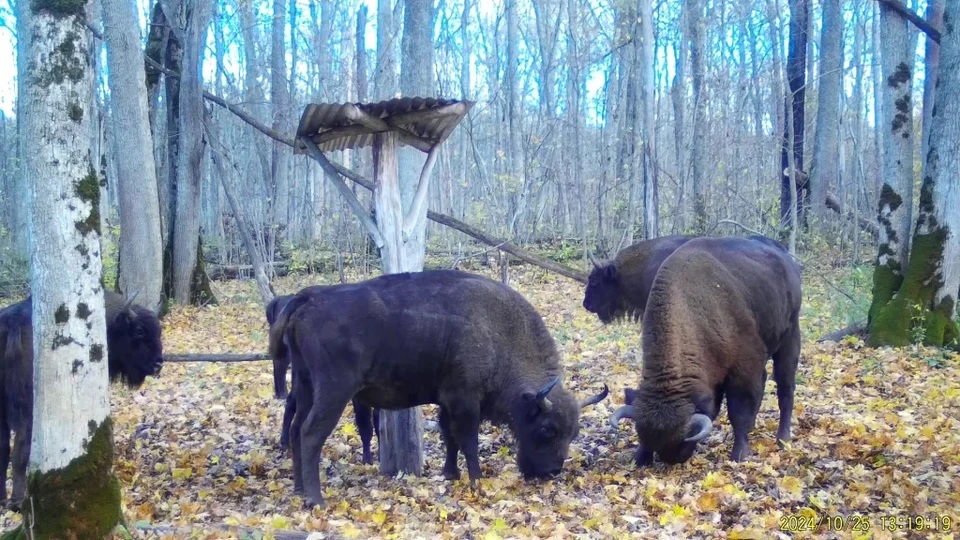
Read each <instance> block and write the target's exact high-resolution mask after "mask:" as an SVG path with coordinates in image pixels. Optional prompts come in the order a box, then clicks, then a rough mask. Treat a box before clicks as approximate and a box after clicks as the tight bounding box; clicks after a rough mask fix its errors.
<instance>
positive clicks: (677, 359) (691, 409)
mask: <svg viewBox="0 0 960 540" xmlns="http://www.w3.org/2000/svg"><path fill="white" fill-rule="evenodd" d="M800 297H801V291H800V269H799V267H798V266H797V264H796V263H795V262H794V261H793V259H792V258H791V257H790V255H789V254H788V253H787V252H786V249H785V248H784V247H783V246H782V245H780V244H779V243H777V242H775V241H773V240H770V239H767V238H762V237H756V238H753V237H751V238H698V239H695V240H691V241H689V242H688V243H686V244H685V245H684V246H683V247H681V248H679V249H677V250H676V251H675V252H674V253H673V254H672V255H670V257H668V258H667V260H666V261H664V263H663V265H662V266H661V267H660V271H659V272H658V273H657V276H656V279H655V280H654V283H653V288H652V289H651V291H650V297H649V299H648V302H647V309H646V313H645V315H644V318H643V380H642V381H641V383H640V387H639V389H638V390H633V389H627V391H626V392H625V394H626V396H627V398H628V400H629V401H631V402H632V403H631V404H629V405H625V406H623V407H620V408H619V409H618V410H617V411H616V412H614V414H613V415H612V416H611V418H610V422H611V424H612V425H613V426H616V424H617V422H618V421H619V420H620V419H621V418H624V417H628V416H629V417H631V418H633V420H634V422H636V427H637V435H638V436H639V438H640V447H639V448H638V450H637V454H636V461H637V464H638V465H641V466H642V465H649V464H650V463H651V462H652V461H653V455H654V454H657V455H659V456H660V459H662V460H663V461H665V462H668V463H682V462H684V461H686V460H688V459H689V458H690V456H691V455H692V454H693V452H694V450H695V449H696V446H697V443H698V442H699V441H702V440H703V439H704V438H705V437H706V436H707V435H708V434H709V433H710V430H711V428H712V427H713V420H714V419H715V418H716V417H717V414H718V412H719V410H720V404H721V402H722V401H723V397H724V395H726V398H727V414H728V415H729V417H730V424H731V425H732V426H733V433H734V444H733V451H732V453H731V456H730V457H731V459H733V460H734V461H740V460H742V459H743V458H744V457H746V456H747V455H748V454H749V452H750V445H749V442H748V440H747V434H748V433H749V432H750V431H751V430H752V429H753V427H754V424H755V422H756V418H757V411H758V410H759V408H760V401H761V399H762V398H763V390H764V384H765V383H766V376H767V371H766V363H767V359H768V358H770V357H773V377H774V380H775V381H776V382H777V398H778V401H779V405H780V426H779V428H778V429H777V439H778V440H779V441H780V443H781V445H782V443H783V442H784V441H787V440H789V439H790V422H791V417H792V412H793V392H794V385H795V378H796V371H797V361H798V359H799V356H800V325H799V314H800Z"/></svg>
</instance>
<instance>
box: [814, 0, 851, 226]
mask: <svg viewBox="0 0 960 540" xmlns="http://www.w3.org/2000/svg"><path fill="white" fill-rule="evenodd" d="M840 3H841V2H840V0H823V2H822V5H823V32H822V34H821V42H820V77H819V79H820V80H819V84H820V92H819V97H818V98H817V131H816V135H815V139H814V142H813V160H812V162H811V163H810V198H811V210H812V211H813V213H814V215H815V216H816V217H818V218H819V219H821V220H822V219H823V217H824V216H823V212H824V210H825V209H826V201H827V190H828V189H829V187H830V186H831V185H836V184H837V182H838V181H839V166H840V163H839V159H840V152H839V150H840V148H839V142H840V122H841V120H840V83H841V82H842V80H843V12H842V10H841V8H840Z"/></svg>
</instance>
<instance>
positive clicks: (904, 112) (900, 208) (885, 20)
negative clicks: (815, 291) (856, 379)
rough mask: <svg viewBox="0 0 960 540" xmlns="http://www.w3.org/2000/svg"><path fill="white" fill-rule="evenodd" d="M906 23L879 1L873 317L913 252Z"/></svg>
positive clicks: (896, 286)
mask: <svg viewBox="0 0 960 540" xmlns="http://www.w3.org/2000/svg"><path fill="white" fill-rule="evenodd" d="M907 24H908V23H907V21H906V20H905V19H903V18H902V17H901V16H900V15H898V14H897V13H896V12H894V11H893V10H891V9H890V8H888V7H887V6H886V5H884V4H883V3H881V4H880V45H881V48H882V50H881V51H880V52H881V55H880V56H881V77H882V78H883V82H884V84H883V91H882V93H881V96H880V112H881V119H882V122H883V125H882V126H881V127H882V129H880V133H881V134H882V136H881V139H882V143H881V144H882V147H883V160H882V173H883V174H882V179H883V186H882V187H881V190H880V201H879V204H878V208H877V220H878V221H879V223H880V247H879V250H878V253H877V261H876V269H875V270H874V274H873V303H872V304H871V306H870V314H869V320H870V321H873V319H874V318H876V316H877V315H878V313H879V311H880V309H881V308H883V306H885V305H886V304H887V303H888V302H890V300H892V299H893V297H894V296H895V295H896V294H897V291H898V290H899V289H900V286H901V285H902V283H903V274H904V267H905V266H906V262H907V255H908V254H909V251H910V215H911V213H912V208H913V102H912V83H913V64H914V63H913V57H914V52H913V51H914V49H915V48H916V47H915V45H916V41H915V38H912V37H911V32H910V31H909V28H908V27H907ZM911 43H912V44H913V46H911Z"/></svg>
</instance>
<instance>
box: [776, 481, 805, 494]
mask: <svg viewBox="0 0 960 540" xmlns="http://www.w3.org/2000/svg"><path fill="white" fill-rule="evenodd" d="M780 489H782V490H784V491H786V492H787V493H792V494H794V495H799V494H800V492H801V491H803V485H802V484H801V483H800V479H799V478H797V477H795V476H785V477H783V480H781V481H780Z"/></svg>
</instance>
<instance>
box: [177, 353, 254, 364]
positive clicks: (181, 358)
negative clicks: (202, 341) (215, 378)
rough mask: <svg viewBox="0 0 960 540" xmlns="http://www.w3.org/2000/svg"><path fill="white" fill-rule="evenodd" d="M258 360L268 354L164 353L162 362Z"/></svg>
mask: <svg viewBox="0 0 960 540" xmlns="http://www.w3.org/2000/svg"><path fill="white" fill-rule="evenodd" d="M259 360H270V355H269V354H264V353H246V354H165V355H163V361H164V362H175V363H177V362H225V363H236V362H256V361H259Z"/></svg>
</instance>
